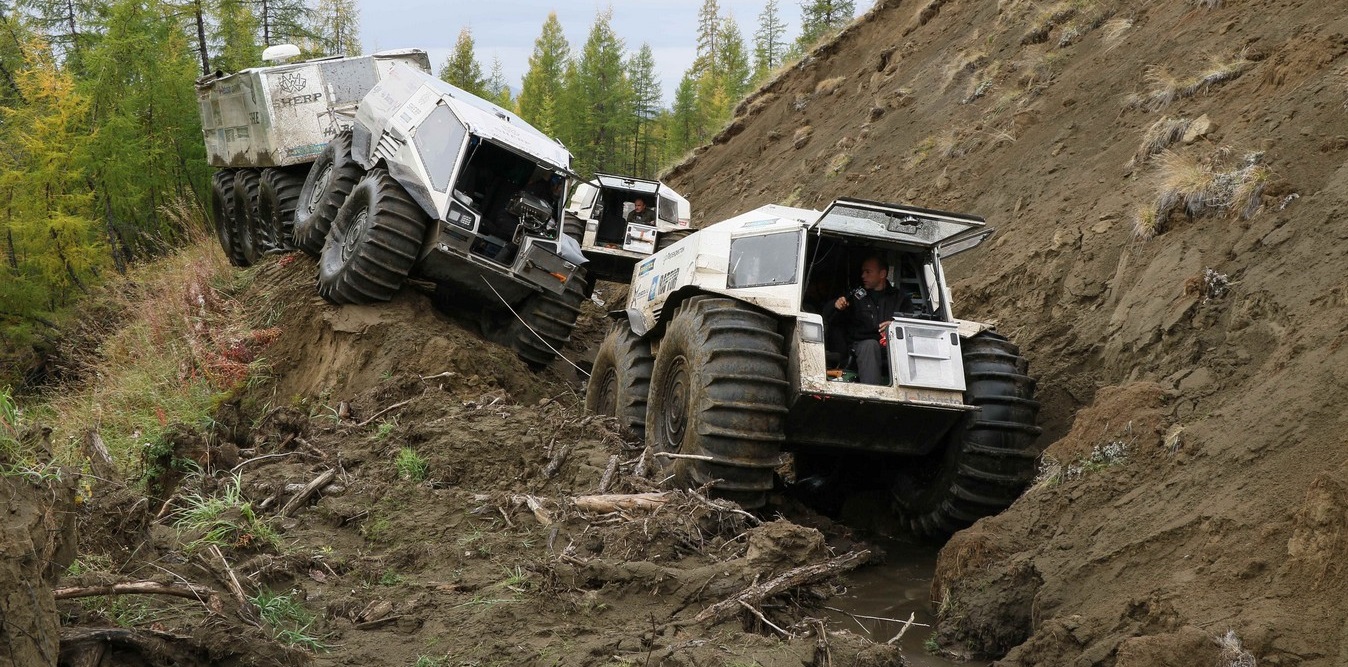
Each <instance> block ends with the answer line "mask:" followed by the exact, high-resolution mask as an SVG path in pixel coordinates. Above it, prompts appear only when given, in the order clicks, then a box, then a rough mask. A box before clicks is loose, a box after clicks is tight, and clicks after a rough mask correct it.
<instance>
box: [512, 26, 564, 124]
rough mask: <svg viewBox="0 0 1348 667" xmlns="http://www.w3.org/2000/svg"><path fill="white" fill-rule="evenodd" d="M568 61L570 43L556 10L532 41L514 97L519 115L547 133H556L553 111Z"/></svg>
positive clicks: (555, 120)
mask: <svg viewBox="0 0 1348 667" xmlns="http://www.w3.org/2000/svg"><path fill="white" fill-rule="evenodd" d="M570 60H571V46H570V45H569V44H567V41H566V36H565V35H563V34H562V24H561V22H559V21H558V20H557V13H556V12H552V13H550V14H548V18H547V20H546V21H544V22H543V31H542V33H541V34H540V35H539V36H538V39H536V40H534V52H533V54H532V55H530V56H529V70H528V71H527V72H525V74H524V81H523V85H522V86H521V87H520V95H519V99H518V100H517V101H518V103H519V110H518V111H519V114H520V117H522V118H524V119H525V120H527V121H529V123H530V124H532V125H533V126H534V127H537V128H538V129H540V130H542V131H543V132H546V133H548V134H552V135H555V134H559V132H558V129H557V119H556V114H557V111H558V106H559V104H560V102H561V99H562V88H563V84H564V81H565V77H566V67H567V63H568V62H570Z"/></svg>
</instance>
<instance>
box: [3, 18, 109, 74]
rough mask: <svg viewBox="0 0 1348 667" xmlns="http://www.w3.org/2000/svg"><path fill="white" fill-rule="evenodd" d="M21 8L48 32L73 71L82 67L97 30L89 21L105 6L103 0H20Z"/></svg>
mask: <svg viewBox="0 0 1348 667" xmlns="http://www.w3.org/2000/svg"><path fill="white" fill-rule="evenodd" d="M15 4H16V5H17V7H16V8H17V9H20V10H23V11H26V12H27V13H28V14H29V15H30V16H31V17H32V21H33V27H34V28H35V29H37V30H38V31H39V32H41V33H42V34H44V35H46V37H47V43H48V45H49V46H50V48H51V49H52V50H53V51H54V52H55V55H56V57H57V58H58V59H59V60H61V61H62V64H63V66H64V67H66V68H68V69H70V70H71V71H72V73H78V72H79V71H80V70H81V69H82V67H83V66H82V64H81V59H82V56H83V54H84V51H85V50H86V49H87V48H88V47H89V46H90V41H91V40H92V39H94V38H96V37H97V32H95V31H93V30H91V29H90V27H89V22H90V21H91V20H92V19H93V17H94V16H95V15H96V14H97V12H98V11H99V10H100V9H101V8H102V5H103V3H102V2H100V1H99V0H18V2H16V3H15Z"/></svg>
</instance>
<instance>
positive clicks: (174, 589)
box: [52, 581, 220, 612]
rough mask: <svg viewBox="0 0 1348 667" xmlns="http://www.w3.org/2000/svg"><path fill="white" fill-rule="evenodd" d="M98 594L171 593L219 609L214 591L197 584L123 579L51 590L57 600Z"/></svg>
mask: <svg viewBox="0 0 1348 667" xmlns="http://www.w3.org/2000/svg"><path fill="white" fill-rule="evenodd" d="M99 595H171V596H173V597H180V598H187V599H189V600H196V601H198V602H200V603H202V604H204V605H206V607H207V608H208V609H210V610H211V611H216V612H218V611H220V598H219V597H218V596H216V594H215V591H213V590H211V589H210V588H208V587H206V586H200V585H197V584H188V583H184V584H161V583H159V582H157V581H125V582H121V583H116V584H107V585H104V586H71V587H68V588H58V589H56V590H54V591H52V597H54V598H56V599H57V600H71V599H74V598H88V597H95V596H99Z"/></svg>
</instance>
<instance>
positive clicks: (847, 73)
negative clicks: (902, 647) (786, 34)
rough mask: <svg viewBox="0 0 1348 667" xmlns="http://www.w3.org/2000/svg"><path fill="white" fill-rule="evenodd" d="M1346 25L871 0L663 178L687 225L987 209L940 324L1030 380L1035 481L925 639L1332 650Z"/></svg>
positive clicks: (1133, 651)
mask: <svg viewBox="0 0 1348 667" xmlns="http://www.w3.org/2000/svg"><path fill="white" fill-rule="evenodd" d="M1345 35H1348V15H1345V14H1344V13H1343V11H1342V6H1341V5H1340V3H1338V2H1333V1H1330V0H1315V1H1310V0H1307V1H1297V0H1243V1H1240V2H1225V3H1212V2H1186V1H1181V0H1166V1H1163V2H1143V1H1141V0H1137V1H1122V2H1108V3H1106V2H1061V3H1041V2H1028V1H1025V0H1000V1H999V2H992V1H991V0H987V1H979V2H947V1H944V0H931V1H928V2H917V3H914V2H898V1H890V2H882V3H881V5H880V6H879V7H877V8H876V9H875V10H874V11H872V12H871V13H870V14H868V15H867V17H866V18H865V19H864V20H863V21H861V22H859V23H858V24H857V25H854V26H853V27H851V28H850V29H849V30H848V31H847V33H846V34H845V35H844V36H843V37H842V38H841V39H839V40H838V41H837V42H835V43H833V44H831V45H829V46H827V47H824V48H822V49H821V50H818V51H816V52H815V53H814V54H811V56H810V57H809V58H807V59H806V61H805V63H803V64H802V65H801V66H799V67H796V68H794V69H792V70H790V71H788V72H786V73H784V74H783V75H782V76H781V77H780V78H779V79H777V80H776V81H775V82H773V83H772V84H771V85H769V86H768V87H766V88H765V90H764V91H762V92H761V93H760V94H759V95H757V96H756V97H754V98H752V99H750V100H749V101H747V102H746V104H744V105H742V107H741V112H742V115H741V117H740V118H737V119H736V120H735V121H734V122H733V123H732V124H731V125H730V127H729V128H728V129H727V130H726V131H725V132H724V133H723V134H722V135H721V136H719V137H718V138H717V139H716V140H715V141H714V143H713V145H711V146H709V147H707V148H705V149H703V150H700V151H699V152H698V153H697V154H696V155H694V156H693V157H692V158H690V160H689V161H687V162H686V163H685V164H683V165H680V166H679V167H677V168H675V169H674V170H673V172H672V174H671V183H672V184H673V185H674V186H675V187H676V188H680V189H681V190H682V191H684V192H686V193H688V194H689V196H690V198H692V199H693V201H695V202H697V210H696V212H695V215H696V216H697V217H698V222H699V223H705V222H707V221H712V220H717V219H722V218H724V217H726V216H729V215H731V214H734V213H736V212H739V211H743V210H748V209H750V208H753V207H755V206H758V205H761V204H764V203H771V202H790V203H796V204H798V205H806V206H823V205H825V204H827V202H828V201H829V200H830V199H832V198H833V197H836V196H839V195H851V196H861V197H866V198H873V199H880V200H890V201H893V200H903V201H911V202H914V203H917V204H920V205H926V206H932V207H937V208H949V209H952V210H959V211H967V212H973V213H976V214H980V215H983V216H985V217H986V218H987V219H988V221H989V223H990V225H992V226H994V227H996V228H997V230H998V231H997V235H996V236H995V237H994V239H993V240H992V241H990V242H989V243H988V244H987V245H986V246H985V247H984V248H982V249H980V250H978V251H976V252H973V253H969V254H968V255H967V256H965V257H960V258H957V259H956V260H955V261H953V262H952V266H951V267H950V274H951V277H952V280H955V281H957V282H956V283H955V300H956V306H957V311H958V312H959V313H960V314H962V316H964V317H968V318H970V319H982V320H991V321H996V322H997V323H998V327H999V329H1000V330H1001V331H1003V332H1005V333H1008V334H1009V335H1011V336H1012V337H1013V338H1014V339H1015V340H1016V341H1017V342H1018V343H1019V344H1020V345H1021V346H1022V347H1023V349H1024V350H1025V352H1026V354H1027V355H1028V356H1029V358H1030V359H1031V362H1032V368H1033V369H1034V370H1035V372H1036V373H1037V375H1038V376H1039V377H1040V379H1041V381H1040V388H1041V391H1040V398H1041V399H1042V400H1043V401H1044V411H1043V413H1042V415H1041V418H1042V420H1043V425H1044V426H1045V435H1044V442H1045V444H1048V445H1049V447H1048V453H1049V454H1050V455H1051V456H1052V457H1053V460H1054V461H1056V462H1057V463H1058V464H1060V466H1059V467H1058V468H1057V470H1058V473H1059V474H1057V475H1055V476H1051V477H1050V478H1049V479H1047V480H1046V481H1045V483H1044V484H1042V485H1040V486H1038V487H1036V488H1035V489H1034V490H1032V491H1031V492H1030V493H1028V494H1027V496H1026V497H1024V498H1023V499H1022V500H1021V501H1020V502H1018V503H1017V504H1016V505H1015V506H1014V507H1012V508H1011V510H1010V511H1008V512H1006V513H1005V514H1003V515H1002V516H999V517H996V518H993V519H989V520H986V521H984V522H982V523H980V524H979V525H977V526H975V527H974V528H973V529H972V530H970V531H968V532H966V533H965V534H962V535H960V536H957V538H956V539H955V540H954V541H953V542H952V543H951V545H950V546H948V547H947V549H946V551H945V554H944V556H943V561H942V564H941V569H942V572H944V573H945V576H944V577H943V578H942V579H940V580H939V581H938V582H937V590H935V591H934V593H935V595H936V597H937V598H938V599H939V600H940V602H941V605H942V609H943V615H944V619H945V620H944V623H943V628H942V635H941V636H942V638H943V640H944V643H945V645H946V647H947V648H949V649H951V650H953V651H957V652H964V653H969V654H974V655H983V656H990V657H999V656H1003V655H1005V656H1006V657H1005V660H1004V664H1008V665H1012V664H1026V665H1028V664H1083V665H1084V664H1090V665H1114V664H1117V665H1125V664H1126V665H1161V664H1179V663H1175V662H1173V660H1174V657H1173V656H1177V655H1198V656H1200V657H1199V658H1197V659H1196V660H1195V661H1194V662H1188V663H1185V664H1205V663H1204V661H1205V660H1206V658H1203V657H1202V656H1203V655H1204V654H1210V655H1209V657H1211V658H1213V659H1214V660H1215V659H1216V656H1217V655H1218V653H1219V652H1220V651H1222V650H1223V647H1221V646H1219V645H1218V644H1217V643H1216V642H1215V641H1214V638H1215V637H1218V636H1220V635H1224V634H1225V633H1226V632H1227V631H1228V630H1232V631H1234V639H1237V640H1240V641H1242V642H1243V649H1238V650H1237V649H1233V648H1232V642H1230V641H1228V642H1227V646H1226V650H1227V651H1228V653H1229V654H1233V655H1234V654H1238V653H1239V651H1240V650H1245V651H1249V652H1250V653H1251V654H1252V655H1254V656H1256V657H1257V658H1258V659H1259V663H1260V664H1268V665H1293V664H1296V665H1302V664H1304V665H1332V664H1342V663H1343V662H1344V661H1345V660H1348V628H1346V627H1345V626H1344V625H1343V619H1342V614H1341V613H1340V612H1341V591H1342V590H1343V586H1344V584H1345V583H1348V582H1345V580H1344V578H1345V576H1348V575H1346V574H1345V570H1344V568H1342V567H1341V566H1340V565H1339V564H1338V562H1337V561H1336V559H1335V558H1333V557H1332V556H1331V555H1330V554H1333V553H1335V550H1336V549H1337V550H1339V553H1341V550H1342V548H1343V544H1342V539H1343V538H1342V535H1343V534H1344V530H1345V528H1348V519H1346V518H1345V517H1348V496H1346V495H1345V492H1344V489H1345V488H1346V487H1345V484H1348V450H1346V449H1345V448H1344V447H1343V442H1342V433H1343V431H1344V426H1345V423H1344V421H1345V417H1344V415H1345V413H1344V411H1343V408H1342V406H1343V404H1344V403H1345V402H1348V371H1345V369H1348V350H1345V349H1344V346H1343V342H1344V336H1345V334H1344V333H1343V324H1342V323H1343V321H1344V320H1345V315H1348V299H1345V296H1344V294H1345V290H1348V282H1345V277H1344V276H1345V275H1348V231H1345V230H1348V227H1345V226H1344V225H1343V224H1341V219H1342V217H1343V215H1344V214H1345V211H1348V164H1346V163H1348V56H1346V55H1345V54H1348V37H1346V36H1345Z"/></svg>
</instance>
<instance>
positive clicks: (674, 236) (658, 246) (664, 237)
mask: <svg viewBox="0 0 1348 667" xmlns="http://www.w3.org/2000/svg"><path fill="white" fill-rule="evenodd" d="M693 231H694V230H691V229H671V230H669V231H667V232H660V233H659V234H658V235H657V236H656V237H655V251H656V252H660V251H661V250H664V249H665V248H668V247H669V246H672V245H674V244H675V243H678V242H679V241H682V240H684V239H686V238H688V235H689V234H692V233H693Z"/></svg>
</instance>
